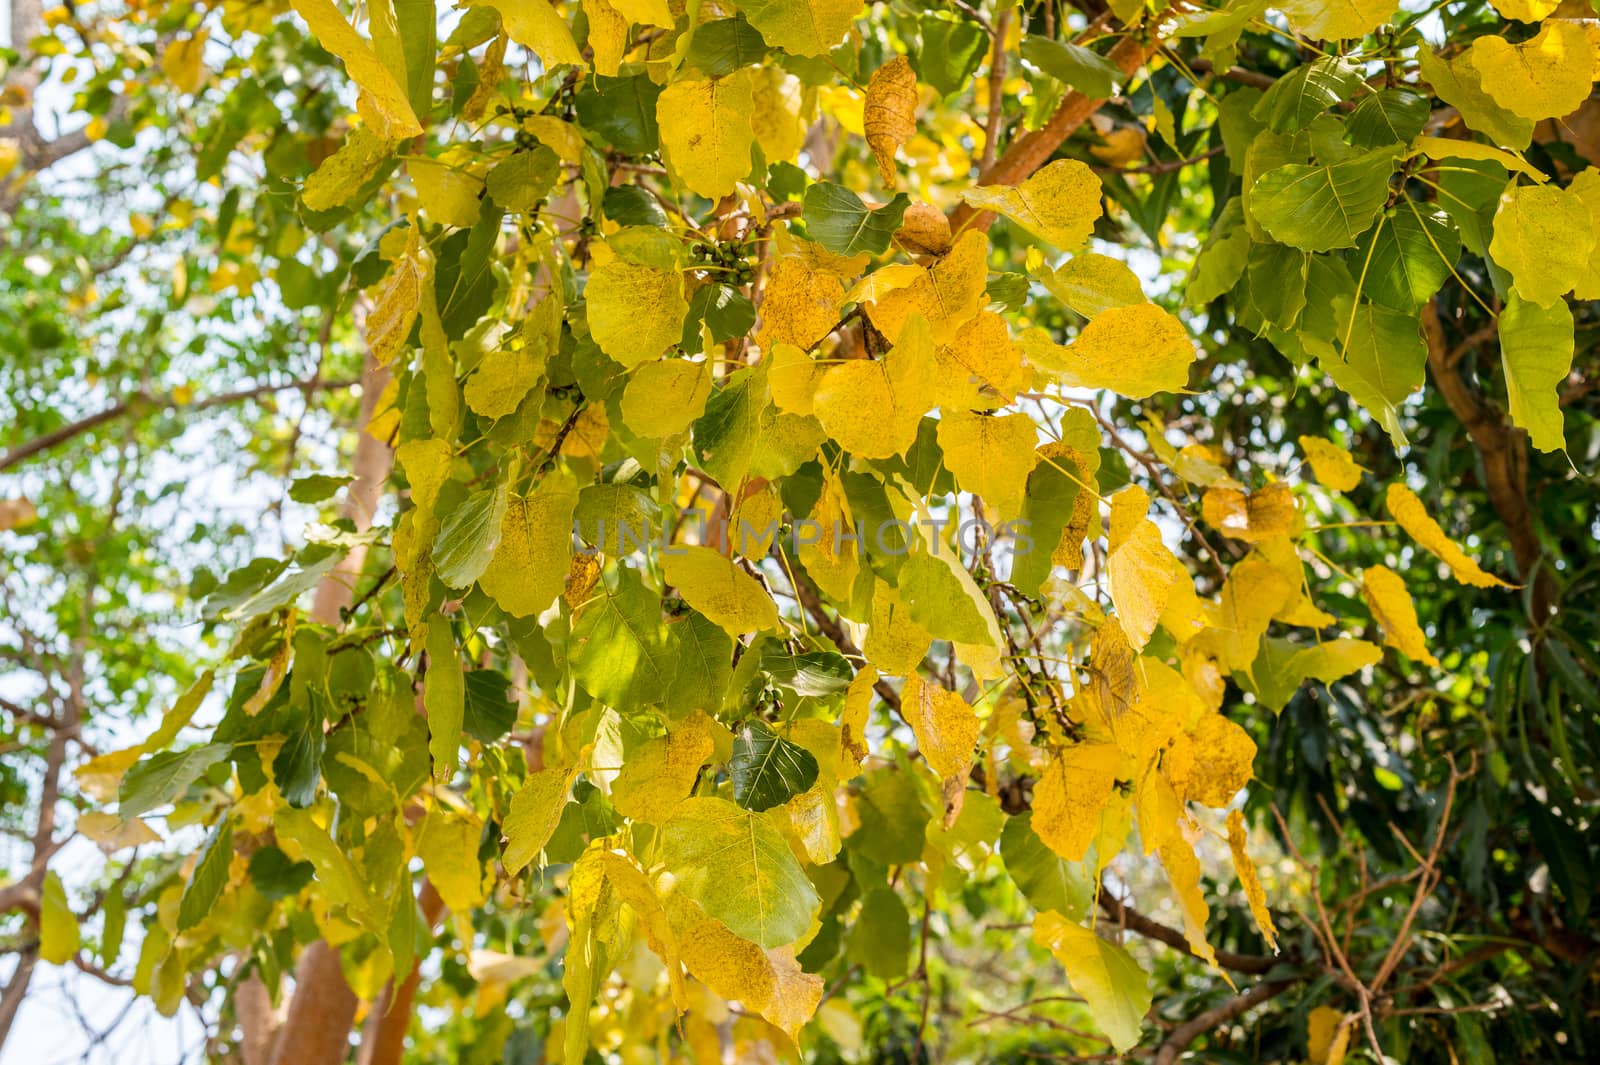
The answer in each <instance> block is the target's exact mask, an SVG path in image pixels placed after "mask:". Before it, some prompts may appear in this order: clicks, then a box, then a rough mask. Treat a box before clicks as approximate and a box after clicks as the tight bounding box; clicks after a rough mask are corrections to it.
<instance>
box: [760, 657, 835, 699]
mask: <svg viewBox="0 0 1600 1065" xmlns="http://www.w3.org/2000/svg"><path fill="white" fill-rule="evenodd" d="M761 668H762V669H764V670H766V671H767V672H768V673H769V674H771V675H772V679H773V680H775V681H777V682H778V684H780V685H782V686H783V687H785V688H788V689H789V690H790V691H792V692H794V693H795V694H796V695H798V696H800V697H801V698H808V697H819V696H826V695H836V694H838V693H839V692H842V691H844V690H845V689H846V688H848V687H849V686H850V681H851V680H852V679H854V677H855V671H854V670H852V669H851V668H850V662H849V660H848V659H846V658H845V657H844V656H843V655H840V654H835V653H834V652H832V651H807V652H805V653H804V654H798V655H797V654H791V653H789V652H788V651H787V650H784V649H783V648H782V647H781V646H776V645H774V646H770V647H769V648H768V649H767V653H766V654H765V655H763V656H762V658H761Z"/></svg>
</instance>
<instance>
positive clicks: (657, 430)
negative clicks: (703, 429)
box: [622, 359, 711, 437]
mask: <svg viewBox="0 0 1600 1065" xmlns="http://www.w3.org/2000/svg"><path fill="white" fill-rule="evenodd" d="M710 398H711V364H710V363H709V362H691V361H689V360H688V359H664V360H662V361H660V362H647V363H645V364H644V365H642V366H640V367H639V368H638V369H637V370H635V371H634V372H633V373H632V374H631V375H630V376H629V377H628V384H627V387H626V388H624V389H623V392H622V420H623V422H624V424H626V425H627V427H628V429H629V430H630V431H631V432H633V433H635V434H637V435H639V436H647V437H664V436H672V435H674V434H676V433H681V432H684V431H685V430H686V429H688V428H689V426H690V425H692V424H694V421H695V419H697V418H699V417H700V415H702V414H704V413H705V409H706V400H708V399H710Z"/></svg>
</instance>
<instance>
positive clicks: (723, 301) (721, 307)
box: [683, 285, 756, 351]
mask: <svg viewBox="0 0 1600 1065" xmlns="http://www.w3.org/2000/svg"><path fill="white" fill-rule="evenodd" d="M755 324H756V306H755V304H753V303H751V302H750V297H749V296H746V295H745V294H744V293H743V292H740V291H739V290H738V289H736V288H734V287H733V286H732V285H703V286H701V287H700V288H698V289H696V290H695V293H694V295H693V296H691V297H690V298H689V314H688V316H687V317H685V318H684V320H683V347H684V350H685V351H699V350H700V349H701V348H702V347H703V346H704V345H703V343H702V341H701V339H700V328H701V326H702V325H704V326H706V327H708V328H709V329H710V330H711V340H712V342H713V343H716V344H721V343H723V342H724V341H727V340H732V339H733V338H735V337H742V336H744V335H745V334H746V333H748V332H750V330H751V329H752V328H754V326H755Z"/></svg>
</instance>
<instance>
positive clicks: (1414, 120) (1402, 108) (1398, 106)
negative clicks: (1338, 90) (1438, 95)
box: [1345, 89, 1429, 149]
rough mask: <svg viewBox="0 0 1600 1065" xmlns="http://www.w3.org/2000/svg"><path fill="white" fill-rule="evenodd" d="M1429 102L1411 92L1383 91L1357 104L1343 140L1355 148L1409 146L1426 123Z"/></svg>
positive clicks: (1351, 113)
mask: <svg viewBox="0 0 1600 1065" xmlns="http://www.w3.org/2000/svg"><path fill="white" fill-rule="evenodd" d="M1428 110H1429V100H1428V98H1427V97H1426V96H1423V95H1421V94H1420V93H1415V92H1412V91H1411V90H1410V89H1384V90H1383V91H1382V92H1377V93H1373V94H1372V95H1371V96H1368V97H1367V98H1366V99H1365V100H1362V101H1361V102H1360V103H1359V104H1357V105H1356V109H1355V110H1354V111H1352V112H1350V117H1349V119H1348V120H1347V121H1346V122H1345V138H1346V139H1347V140H1348V141H1349V142H1350V143H1351V144H1352V145H1354V146H1355V147H1357V148H1363V149H1366V148H1381V147H1383V146H1384V145H1386V144H1410V143H1411V142H1412V140H1413V139H1415V138H1416V136H1417V134H1419V133H1421V132H1422V127H1423V126H1425V125H1427V122H1428Z"/></svg>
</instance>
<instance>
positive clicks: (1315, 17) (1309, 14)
mask: <svg viewBox="0 0 1600 1065" xmlns="http://www.w3.org/2000/svg"><path fill="white" fill-rule="evenodd" d="M1273 6H1275V7H1277V8H1279V9H1280V10H1281V11H1282V12H1283V15H1284V17H1285V18H1287V19H1288V20H1289V25H1291V26H1293V27H1294V28H1295V30H1297V31H1298V32H1300V33H1302V34H1304V35H1305V36H1307V37H1314V38H1320V39H1323V40H1344V39H1348V38H1355V37H1365V36H1366V35H1367V34H1369V33H1371V32H1372V31H1373V30H1375V29H1377V28H1378V27H1379V26H1381V25H1383V24H1384V23H1385V22H1388V21H1389V19H1390V18H1392V17H1393V16H1394V13H1395V12H1396V11H1397V10H1399V8H1400V0H1280V2H1279V3H1277V4H1275V5H1273Z"/></svg>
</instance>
